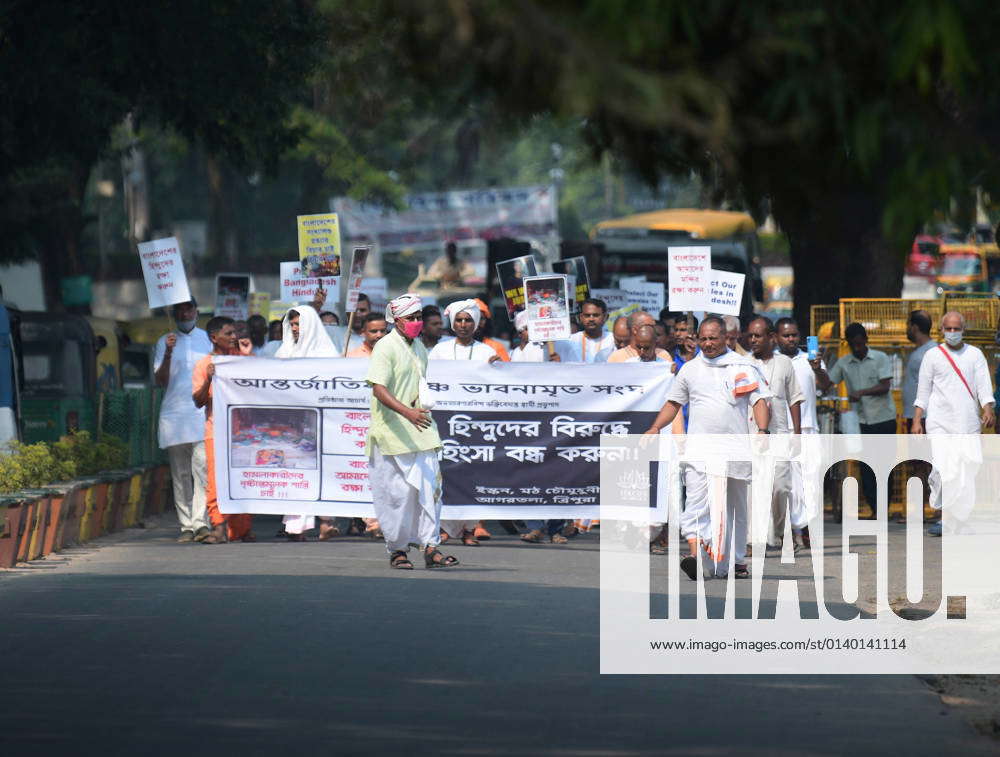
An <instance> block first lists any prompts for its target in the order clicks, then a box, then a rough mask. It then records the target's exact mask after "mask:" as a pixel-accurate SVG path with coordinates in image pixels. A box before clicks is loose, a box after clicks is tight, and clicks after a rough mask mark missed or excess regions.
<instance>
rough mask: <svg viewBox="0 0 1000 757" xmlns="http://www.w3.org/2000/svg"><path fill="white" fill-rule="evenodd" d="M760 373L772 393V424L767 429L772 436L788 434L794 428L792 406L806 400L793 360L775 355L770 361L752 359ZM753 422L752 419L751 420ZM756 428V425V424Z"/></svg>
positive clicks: (779, 354)
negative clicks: (796, 375)
mask: <svg viewBox="0 0 1000 757" xmlns="http://www.w3.org/2000/svg"><path fill="white" fill-rule="evenodd" d="M751 359H752V360H753V362H754V364H755V365H756V366H757V370H759V371H760V374H761V376H763V377H764V381H766V382H767V388H768V390H769V391H770V392H771V395H772V396H771V422H770V423H769V424H768V426H767V428H768V430H769V431H770V432H771V433H772V434H787V433H789V432H790V431H791V430H792V429H793V428H794V426H793V425H792V423H791V412H792V411H791V410H790V408H791V406H792V405H795V404H797V403H801V402H802V400H803V399H804V398H803V396H802V391H801V390H800V389H799V382H798V380H797V379H796V377H795V367H794V366H793V365H792V360H791V358H789V357H787V356H785V355H782V354H781V353H780V352H776V353H774V354H773V355H772V356H771V358H770V359H769V360H761V359H759V358H756V357H751ZM751 422H752V418H751ZM754 428H756V424H754Z"/></svg>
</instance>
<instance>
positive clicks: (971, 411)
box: [912, 310, 995, 536]
mask: <svg viewBox="0 0 1000 757" xmlns="http://www.w3.org/2000/svg"><path fill="white" fill-rule="evenodd" d="M964 331H965V317H964V316H963V315H962V314H961V313H959V312H957V311H954V310H952V311H950V312H948V313H945V314H944V316H942V318H941V333H942V334H944V339H945V343H944V344H939V345H937V347H936V348H935V349H932V350H930V351H928V352H927V354H926V355H924V359H923V361H922V362H921V364H920V377H919V379H918V382H917V398H916V400H914V402H913V427H912V431H913V433H914V434H923V433H927V434H930V435H939V434H949V435H952V436H949V437H948V438H947V439H946V440H942V441H943V443H941V444H938V445H935V444H934V441H933V440H932V441H931V454H932V455H933V458H934V471H932V473H931V475H930V489H931V494H930V502H931V507H934V508H935V509H942V508H943V510H944V512H945V513H946V514H947V515H948V517H949V522H950V524H951V526H952V528H954V529H955V530H958V531H960V530H961V527H962V524H964V523H965V521H967V520H968V518H969V515H970V514H971V512H972V507H973V504H974V503H975V469H976V468H978V463H979V462H981V461H982V452H981V451H980V450H979V440H978V439H976V438H975V437H972V438H969V436H966V440H965V441H962V440H959V439H956V437H955V436H954V435H958V434H961V435H973V434H979V433H980V431H981V430H982V429H983V428H993V424H994V422H995V417H994V413H993V406H994V400H993V386H992V385H991V383H990V371H989V366H988V365H987V363H986V357H985V355H983V351H982V350H980V349H979V348H978V347H973V346H972V345H971V344H965V342H964V338H963V337H964ZM980 408H981V409H980ZM966 442H967V443H966ZM942 479H943V480H942ZM942 495H943V499H944V501H943V502H942ZM941 531H942V523H941V522H938V523H936V524H934V525H933V526H931V528H930V529H929V530H928V533H929V534H930V535H931V536H940V535H941Z"/></svg>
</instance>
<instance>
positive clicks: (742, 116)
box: [387, 0, 1000, 318]
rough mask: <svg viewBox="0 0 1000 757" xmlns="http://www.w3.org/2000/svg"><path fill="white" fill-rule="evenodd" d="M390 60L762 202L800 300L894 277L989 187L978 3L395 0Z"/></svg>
mask: <svg viewBox="0 0 1000 757" xmlns="http://www.w3.org/2000/svg"><path fill="white" fill-rule="evenodd" d="M387 7H388V8H389V10H388V15H387V18H388V17H389V16H391V19H392V22H393V23H394V24H402V25H403V26H404V28H405V34H403V35H402V37H401V45H400V47H399V48H397V49H396V50H395V59H396V60H397V61H398V63H399V65H400V66H401V67H404V68H405V69H406V70H407V71H409V72H411V73H412V74H413V75H414V76H417V77H419V78H420V79H421V80H422V81H424V82H432V83H434V84H435V85H436V86H438V87H441V88H448V89H452V90H459V91H465V92H467V93H470V94H471V93H481V94H482V93H485V95H487V96H488V97H489V98H491V99H492V100H493V101H494V102H495V103H497V104H498V106H499V107H502V108H503V109H504V110H505V111H506V112H508V113H514V114H519V115H521V116H530V115H533V114H538V113H553V114H556V115H560V116H563V117H569V118H579V119H583V120H584V122H585V124H586V125H585V134H586V137H587V139H588V140H589V141H590V142H591V144H593V145H594V146H595V148H596V149H597V151H598V152H599V151H600V150H601V149H607V150H611V151H613V152H614V153H615V154H617V155H621V156H624V157H625V158H626V159H627V160H629V162H630V163H631V165H632V166H633V167H634V168H635V169H636V170H637V171H639V172H640V173H641V174H642V175H644V176H645V177H647V178H648V179H649V180H651V181H655V180H656V179H657V178H658V177H660V176H662V175H663V174H665V173H671V172H687V171H690V170H695V171H697V172H698V173H699V174H700V175H701V176H702V178H703V181H704V183H705V186H706V187H707V190H708V196H709V198H710V199H712V200H714V201H716V202H723V201H726V202H729V203H733V204H737V205H742V206H744V207H747V208H749V209H751V210H752V211H753V212H754V213H755V214H756V215H757V216H758V217H760V216H761V215H763V213H764V210H765V209H766V208H767V207H768V206H769V207H770V209H771V210H772V212H773V213H774V215H775V217H776V219H777V220H778V222H779V223H780V224H781V226H782V227H783V229H784V230H785V231H786V233H787V235H788V238H789V241H790V243H791V256H792V262H793V265H794V267H795V276H796V282H795V286H796V311H797V314H798V315H799V317H800V318H804V317H806V316H807V315H808V305H809V304H811V303H816V302H829V301H833V300H835V299H836V298H837V297H843V296H886V295H893V294H895V293H896V292H898V291H899V287H900V284H901V278H902V268H903V263H904V258H905V251H906V247H907V244H906V243H907V241H908V240H909V239H910V238H912V234H913V233H914V232H915V231H916V230H918V229H919V227H920V225H921V224H922V222H923V221H924V220H925V219H927V218H929V217H931V215H932V213H933V212H934V211H935V210H940V209H946V208H947V207H948V203H949V201H950V199H951V198H952V197H954V196H956V195H959V194H964V193H966V192H967V191H968V189H969V187H970V186H971V185H972V184H973V183H977V184H980V185H984V186H986V187H987V188H989V189H994V190H995V186H994V185H995V184H996V182H997V171H996V157H995V155H996V151H995V149H994V148H995V147H996V142H997V132H996V130H995V126H994V124H995V123H996V120H997V117H998V115H1000V107H998V105H1000V102H998V97H1000V95H998V93H997V91H996V87H995V86H994V85H995V82H996V81H997V74H998V73H1000V53H998V52H997V48H996V45H995V42H994V40H993V39H991V36H992V29H993V28H995V25H996V22H997V21H1000V6H997V5H996V4H995V3H988V2H985V0H959V2H948V1H947V0H916V1H915V2H911V3H868V2H861V1H860V0H846V1H844V0H836V1H835V0H813V1H812V2H808V3H792V2H787V1H786V0H761V2H754V3H742V2H737V1H736V0H702V2H698V3H694V2H677V1H670V0H645V1H644V2H634V3H619V2H615V1H614V0H583V1H582V2H580V1H579V0H546V2H540V1H538V0H519V1H518V2H505V1H503V0H482V1H479V2H469V1H468V0H456V1H455V2H451V3H439V2H434V1H433V0H411V1H409V2H405V3H396V4H393V5H392V6H387Z"/></svg>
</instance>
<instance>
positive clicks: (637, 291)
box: [618, 277, 663, 318]
mask: <svg viewBox="0 0 1000 757" xmlns="http://www.w3.org/2000/svg"><path fill="white" fill-rule="evenodd" d="M618 285H619V286H620V287H621V288H622V290H623V291H624V292H625V294H626V295H628V299H629V304H630V305H631V304H633V303H634V304H636V305H638V306H639V307H640V308H641V309H642V310H645V311H646V312H647V313H652V314H653V317H654V318H655V317H657V316H658V315H659V313H660V311H661V310H663V284H661V283H659V282H656V281H646V280H645V279H644V278H641V277H640V279H639V280H638V281H629V282H628V283H621V282H619V284H618Z"/></svg>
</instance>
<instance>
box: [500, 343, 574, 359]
mask: <svg viewBox="0 0 1000 757" xmlns="http://www.w3.org/2000/svg"><path fill="white" fill-rule="evenodd" d="M553 345H554V346H555V350H556V354H557V355H558V356H559V360H560V361H561V362H563V363H573V362H580V357H579V355H577V354H576V350H575V349H574V348H573V346H572V345H570V344H569V342H568V341H567V340H562V341H559V342H553ZM510 362H512V363H547V362H550V361H549V348H548V347H546V346H545V342H528V344H526V345H524V346H523V347H515V348H514V349H512V350H511V351H510Z"/></svg>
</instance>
